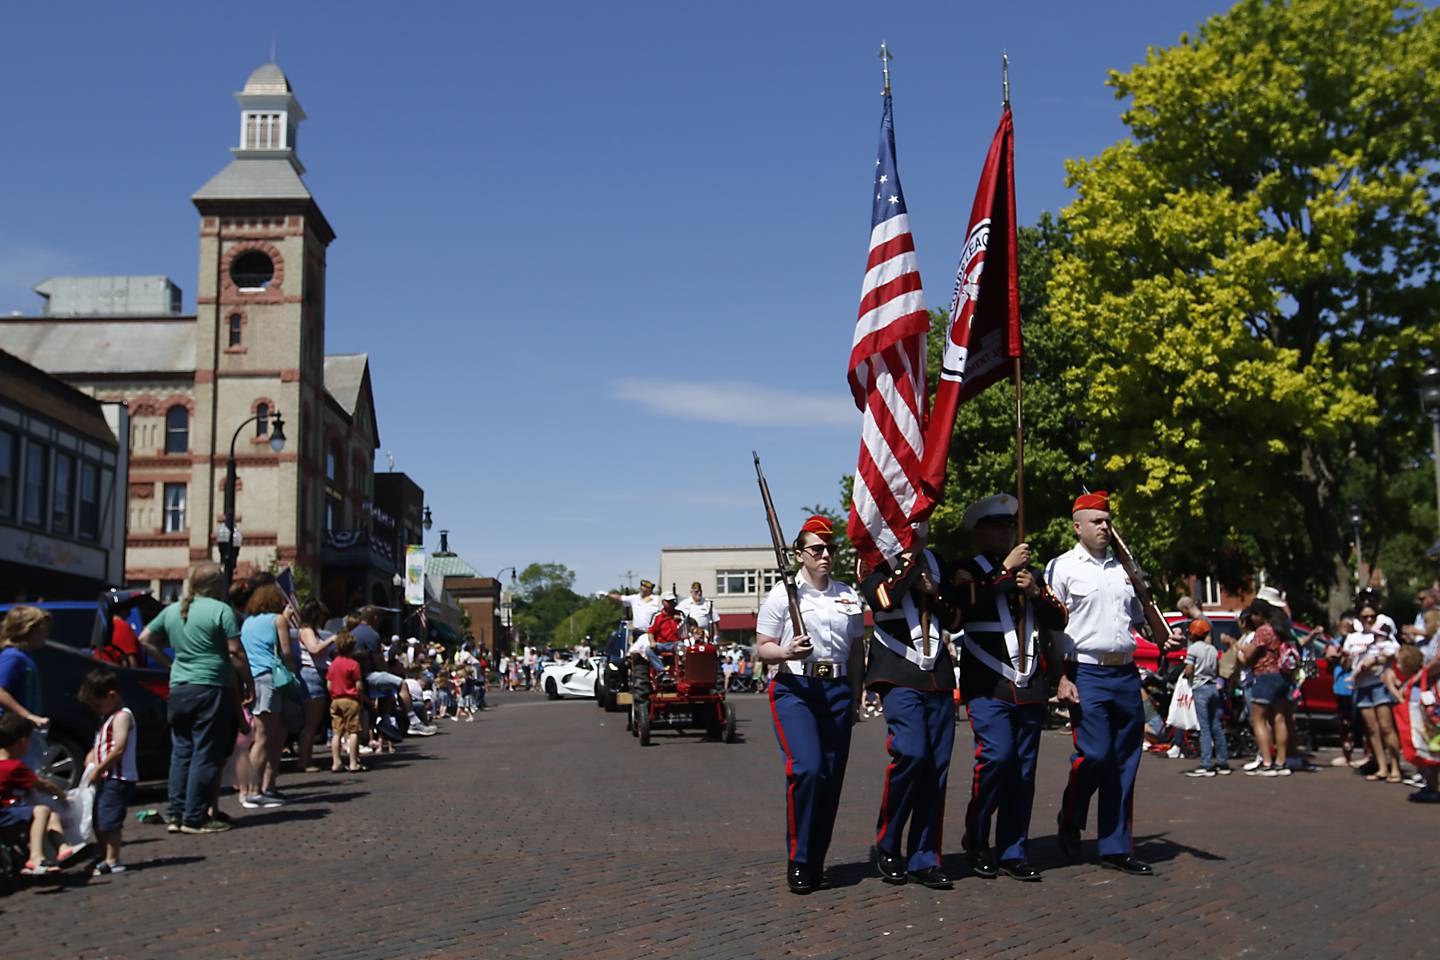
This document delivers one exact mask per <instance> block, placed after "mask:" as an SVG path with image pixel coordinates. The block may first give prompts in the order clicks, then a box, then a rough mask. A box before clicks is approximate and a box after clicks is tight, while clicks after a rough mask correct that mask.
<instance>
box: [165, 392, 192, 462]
mask: <svg viewBox="0 0 1440 960" xmlns="http://www.w3.org/2000/svg"><path fill="white" fill-rule="evenodd" d="M189 449H190V411H189V410H186V409H185V408H184V407H182V406H180V404H178V403H177V404H176V405H175V406H173V407H171V408H170V409H169V410H166V411H165V452H166V453H185V452H187V451H188V450H189Z"/></svg>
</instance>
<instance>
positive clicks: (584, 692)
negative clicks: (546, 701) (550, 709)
mask: <svg viewBox="0 0 1440 960" xmlns="http://www.w3.org/2000/svg"><path fill="white" fill-rule="evenodd" d="M598 676H599V670H598V668H597V666H596V662H595V661H594V660H592V659H589V658H581V659H579V660H561V661H560V662H558V663H548V664H546V665H545V669H544V670H542V671H541V672H540V689H541V690H544V691H545V696H547V697H549V698H550V699H551V700H559V699H560V698H561V697H576V698H581V699H593V698H594V697H595V680H596V678H597V677H598Z"/></svg>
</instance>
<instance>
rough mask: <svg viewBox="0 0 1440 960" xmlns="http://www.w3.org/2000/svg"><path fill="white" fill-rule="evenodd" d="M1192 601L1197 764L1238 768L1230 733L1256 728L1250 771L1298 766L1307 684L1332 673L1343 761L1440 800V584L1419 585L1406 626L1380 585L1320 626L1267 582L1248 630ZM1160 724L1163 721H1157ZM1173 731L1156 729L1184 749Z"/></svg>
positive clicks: (1186, 608)
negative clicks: (1306, 623) (1216, 623)
mask: <svg viewBox="0 0 1440 960" xmlns="http://www.w3.org/2000/svg"><path fill="white" fill-rule="evenodd" d="M1187 601H1188V598H1186V599H1185V600H1182V602H1181V608H1182V613H1184V614H1185V616H1186V617H1188V618H1189V622H1188V624H1186V627H1187V629H1188V630H1189V635H1190V644H1189V646H1188V647H1187V649H1186V652H1185V657H1184V666H1183V671H1184V675H1185V677H1186V679H1187V680H1188V681H1189V682H1190V685H1191V688H1192V696H1193V698H1194V705H1195V712H1196V719H1197V727H1198V729H1197V731H1196V732H1197V733H1198V739H1199V751H1198V752H1199V754H1200V765H1199V766H1198V767H1196V768H1195V769H1193V770H1189V771H1187V774H1188V775H1189V776H1192V777H1212V776H1216V775H1224V774H1227V773H1230V772H1232V771H1231V769H1230V765H1229V758H1230V756H1231V754H1232V752H1233V751H1232V744H1231V743H1230V740H1231V738H1232V737H1236V736H1243V735H1244V734H1246V733H1248V734H1249V736H1250V738H1251V739H1253V742H1254V757H1253V759H1251V760H1250V761H1249V762H1248V763H1246V764H1244V766H1243V768H1242V769H1243V770H1244V772H1245V773H1246V774H1247V775H1249V776H1263V777H1287V776H1291V775H1292V774H1293V773H1294V772H1295V771H1296V770H1297V769H1307V767H1308V766H1309V760H1308V758H1306V757H1305V756H1303V755H1301V754H1300V751H1299V747H1300V736H1299V729H1298V727H1297V707H1298V706H1300V705H1302V704H1303V703H1304V700H1305V694H1304V690H1303V689H1302V688H1303V685H1305V684H1306V683H1307V682H1315V683H1319V682H1322V681H1324V680H1325V678H1326V677H1327V676H1328V683H1329V687H1330V692H1331V693H1332V694H1333V697H1334V703H1335V715H1334V717H1333V720H1334V724H1335V726H1336V727H1337V728H1338V734H1339V740H1340V748H1341V749H1340V755H1339V756H1337V757H1336V758H1335V759H1334V760H1333V761H1332V765H1334V766H1336V767H1350V768H1352V769H1354V770H1355V771H1357V773H1358V774H1359V775H1360V776H1363V778H1364V779H1365V780H1366V781H1369V782H1372V783H1390V784H1405V785H1409V786H1411V787H1414V788H1418V789H1416V790H1415V791H1414V792H1412V793H1411V794H1410V797H1409V799H1410V800H1412V801H1414V802H1416V803H1440V705H1437V703H1436V697H1435V694H1434V692H1433V691H1434V686H1435V685H1436V681H1437V679H1440V587H1431V588H1427V589H1425V590H1422V591H1420V593H1419V595H1418V596H1417V597H1416V604H1417V606H1418V608H1419V612H1418V614H1417V615H1416V616H1415V618H1414V620H1413V622H1411V623H1408V624H1405V625H1403V626H1402V625H1398V624H1397V623H1396V622H1395V620H1394V619H1393V618H1392V617H1391V616H1389V615H1388V614H1387V613H1386V612H1385V611H1384V608H1383V604H1382V600H1381V596H1380V594H1379V592H1378V591H1377V590H1374V589H1366V590H1362V591H1360V592H1359V594H1358V595H1357V597H1356V602H1355V605H1354V608H1353V609H1351V610H1347V611H1345V612H1344V613H1343V614H1342V615H1341V616H1340V617H1339V618H1337V620H1336V622H1335V624H1334V625H1333V626H1331V627H1329V628H1326V627H1317V628H1315V629H1312V630H1305V629H1297V628H1296V626H1295V624H1294V622H1293V620H1292V619H1291V613H1290V608H1289V604H1288V603H1287V601H1286V598H1285V597H1284V595H1283V594H1281V593H1280V592H1279V591H1278V590H1276V589H1275V588H1273V587H1266V588H1263V589H1261V590H1260V591H1259V593H1258V595H1257V596H1256V597H1255V599H1254V600H1253V601H1252V602H1251V603H1250V604H1249V605H1248V606H1247V607H1246V608H1245V609H1244V610H1243V611H1241V613H1240V616H1239V635H1238V637H1236V636H1230V635H1227V634H1226V633H1223V632H1220V631H1217V630H1212V628H1211V624H1210V622H1209V620H1208V619H1207V618H1206V616H1205V615H1204V614H1203V613H1202V612H1200V610H1199V609H1198V607H1196V606H1194V604H1193V601H1189V602H1188V604H1187ZM1317 678H1318V679H1317ZM1306 712H1307V713H1309V714H1310V721H1311V722H1314V721H1315V720H1316V719H1317V718H1316V717H1315V715H1314V714H1315V711H1313V710H1307V711H1306ZM1227 717H1228V718H1230V719H1231V720H1232V723H1231V724H1230V725H1229V727H1228V729H1227V725H1226V723H1225V719H1226V718H1227ZM1246 719H1248V724H1245V725H1244V726H1243V727H1242V726H1237V722H1238V723H1244V721H1245V720H1246ZM1158 726H1163V724H1160V725H1156V724H1152V733H1153V732H1155V731H1156V730H1157V727H1158ZM1247 727H1248V729H1246V728H1247ZM1171 733H1172V735H1171V736H1170V737H1168V738H1167V737H1160V736H1154V737H1152V746H1153V747H1154V748H1155V749H1157V750H1165V749H1168V751H1169V752H1170V754H1171V755H1172V756H1176V755H1180V753H1181V752H1182V746H1181V744H1180V742H1178V739H1177V738H1176V737H1175V736H1174V732H1173V731H1172V732H1171ZM1407 766H1408V767H1409V768H1410V771H1409V772H1408V775H1407V770H1406V767H1407Z"/></svg>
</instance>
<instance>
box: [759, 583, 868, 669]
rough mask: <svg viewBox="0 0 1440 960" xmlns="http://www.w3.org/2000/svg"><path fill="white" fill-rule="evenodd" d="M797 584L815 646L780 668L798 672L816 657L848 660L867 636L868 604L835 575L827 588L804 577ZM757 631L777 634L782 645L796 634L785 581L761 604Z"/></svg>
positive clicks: (817, 658) (803, 617)
mask: <svg viewBox="0 0 1440 960" xmlns="http://www.w3.org/2000/svg"><path fill="white" fill-rule="evenodd" d="M795 588H796V592H797V593H798V594H799V596H800V619H801V620H802V621H804V624H805V632H806V633H808V634H809V635H810V643H811V644H812V646H813V647H814V648H815V649H814V652H813V653H811V654H810V656H808V657H806V658H805V659H804V660H786V661H785V662H783V663H781V664H780V669H782V670H787V669H788V670H790V671H792V672H796V673H798V672H800V668H799V667H798V664H801V663H805V662H807V661H812V660H830V661H834V662H835V663H845V662H846V661H847V660H848V659H849V658H850V650H851V647H852V645H853V644H857V643H859V642H860V641H861V640H863V639H864V638H865V608H864V606H863V605H862V604H861V603H860V595H859V594H858V593H856V592H855V588H854V587H852V586H850V585H849V584H848V583H841V582H840V581H839V580H836V579H834V578H833V577H832V578H831V579H830V585H829V586H828V587H826V588H825V589H824V590H817V589H815V588H814V587H813V586H811V585H810V583H809V582H808V581H806V579H805V578H804V577H796V578H795ZM755 632H756V633H758V634H760V635H761V636H765V637H774V638H775V639H776V640H778V641H779V642H780V645H781V646H784V645H785V644H786V643H788V642H789V641H791V640H793V639H794V638H795V629H794V627H793V626H791V624H790V601H789V600H788V599H787V598H786V596H785V584H784V582H783V581H782V582H780V583H777V584H775V586H774V587H772V588H771V590H770V595H769V596H767V597H766V598H765V602H764V603H763V604H761V605H760V613H759V615H758V616H757V617H756V618H755Z"/></svg>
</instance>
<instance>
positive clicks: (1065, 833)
mask: <svg viewBox="0 0 1440 960" xmlns="http://www.w3.org/2000/svg"><path fill="white" fill-rule="evenodd" d="M1055 829H1056V831H1057V832H1056V835H1055V839H1056V840H1057V841H1058V842H1059V844H1060V852H1061V853H1063V854H1065V856H1067V857H1069V858H1070V859H1071V860H1079V859H1080V831H1079V830H1076V829H1075V828H1074V827H1067V826H1065V821H1063V820H1061V819H1059V818H1058V817H1057V818H1056V819H1055Z"/></svg>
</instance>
